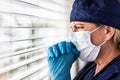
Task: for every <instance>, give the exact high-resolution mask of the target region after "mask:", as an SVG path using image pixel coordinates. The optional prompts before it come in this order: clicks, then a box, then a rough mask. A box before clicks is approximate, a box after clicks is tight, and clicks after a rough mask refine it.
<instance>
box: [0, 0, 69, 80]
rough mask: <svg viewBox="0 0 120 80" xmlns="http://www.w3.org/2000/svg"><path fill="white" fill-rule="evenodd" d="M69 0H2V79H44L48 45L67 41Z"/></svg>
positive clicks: (0, 45) (0, 74)
mask: <svg viewBox="0 0 120 80" xmlns="http://www.w3.org/2000/svg"><path fill="white" fill-rule="evenodd" d="M69 3H70V1H69V0H60V1H59V0H0V37H1V38H0V80H44V79H46V76H47V73H48V66H47V48H48V46H50V45H52V44H53V43H57V42H58V41H61V40H65V38H66V36H67V28H68V21H67V18H68V17H69V16H68V13H69V12H68V10H67V9H68V8H69Z"/></svg>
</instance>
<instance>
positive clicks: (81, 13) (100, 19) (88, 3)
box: [70, 0, 120, 29]
mask: <svg viewBox="0 0 120 80" xmlns="http://www.w3.org/2000/svg"><path fill="white" fill-rule="evenodd" d="M71 21H81V22H90V23H98V24H104V25H108V26H111V27H114V28H117V29H120V2H119V1H118V0H75V1H74V3H73V7H72V11H71V15H70V22H71Z"/></svg>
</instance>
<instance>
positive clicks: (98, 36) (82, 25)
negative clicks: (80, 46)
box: [70, 22, 106, 46]
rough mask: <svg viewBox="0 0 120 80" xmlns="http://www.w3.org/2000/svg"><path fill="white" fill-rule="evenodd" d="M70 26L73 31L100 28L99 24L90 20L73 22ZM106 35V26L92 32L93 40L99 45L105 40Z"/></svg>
mask: <svg viewBox="0 0 120 80" xmlns="http://www.w3.org/2000/svg"><path fill="white" fill-rule="evenodd" d="M70 26H71V29H72V31H73V32H79V31H93V30H94V29H96V28H98V26H97V25H95V24H93V23H88V22H71V23H70ZM105 36H106V32H105V29H104V27H101V28H99V29H98V30H96V31H94V32H92V33H91V42H92V43H93V44H94V45H97V46H98V45H100V44H101V43H103V42H104V41H105Z"/></svg>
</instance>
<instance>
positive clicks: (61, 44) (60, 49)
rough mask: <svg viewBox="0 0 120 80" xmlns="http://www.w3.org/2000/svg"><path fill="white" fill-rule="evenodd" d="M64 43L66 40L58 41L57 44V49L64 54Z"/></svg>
mask: <svg viewBox="0 0 120 80" xmlns="http://www.w3.org/2000/svg"><path fill="white" fill-rule="evenodd" d="M65 43H66V42H65V41H63V42H60V43H59V44H58V46H59V51H60V53H61V54H65V51H66V50H65V49H66V48H65Z"/></svg>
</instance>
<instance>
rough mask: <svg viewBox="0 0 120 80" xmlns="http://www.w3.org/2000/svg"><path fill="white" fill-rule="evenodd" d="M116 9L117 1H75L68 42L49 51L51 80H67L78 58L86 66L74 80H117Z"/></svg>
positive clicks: (119, 32) (119, 36) (119, 13)
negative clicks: (84, 62) (69, 40)
mask: <svg viewBox="0 0 120 80" xmlns="http://www.w3.org/2000/svg"><path fill="white" fill-rule="evenodd" d="M119 9H120V1H119V0H75V2H74V4H73V8H72V11H71V16H70V22H71V23H70V24H71V28H72V31H73V32H72V33H71V34H72V35H71V42H65V41H63V42H60V43H57V44H55V45H53V46H51V47H49V49H48V54H49V56H48V64H49V75H50V76H51V78H52V80H70V79H71V77H70V69H71V66H72V64H73V63H74V61H75V60H76V59H77V58H78V57H79V58H80V59H82V60H83V61H86V62H88V63H87V64H86V65H85V66H84V67H83V69H82V70H80V71H79V73H78V74H77V76H76V77H75V78H74V80H120V68H119V67H120V22H119V21H120V10H119Z"/></svg>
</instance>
